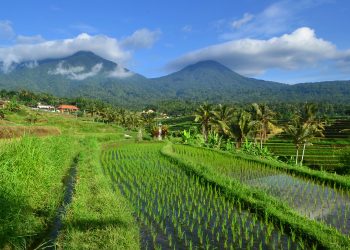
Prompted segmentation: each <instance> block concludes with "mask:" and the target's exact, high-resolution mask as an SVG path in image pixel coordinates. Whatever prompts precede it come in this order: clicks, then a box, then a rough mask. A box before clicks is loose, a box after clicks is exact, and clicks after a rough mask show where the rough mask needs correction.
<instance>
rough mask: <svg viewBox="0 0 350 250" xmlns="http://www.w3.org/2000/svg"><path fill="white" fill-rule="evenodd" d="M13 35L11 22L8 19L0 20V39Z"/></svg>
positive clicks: (10, 37) (7, 38)
mask: <svg viewBox="0 0 350 250" xmlns="http://www.w3.org/2000/svg"><path fill="white" fill-rule="evenodd" d="M14 36H15V31H14V30H13V28H12V23H11V22H10V21H8V20H0V39H4V40H9V39H12V38H13V37H14Z"/></svg>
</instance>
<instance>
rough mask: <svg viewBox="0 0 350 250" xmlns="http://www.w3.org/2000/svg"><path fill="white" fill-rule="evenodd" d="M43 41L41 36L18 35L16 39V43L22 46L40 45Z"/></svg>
mask: <svg viewBox="0 0 350 250" xmlns="http://www.w3.org/2000/svg"><path fill="white" fill-rule="evenodd" d="M44 41H45V39H44V38H43V37H42V36H41V35H35V36H22V35H18V36H17V37H16V42H17V43H20V44H23V43H40V42H44Z"/></svg>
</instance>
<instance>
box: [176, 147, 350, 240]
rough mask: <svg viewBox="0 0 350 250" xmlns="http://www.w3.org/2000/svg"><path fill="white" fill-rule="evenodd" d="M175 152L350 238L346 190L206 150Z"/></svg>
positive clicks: (178, 149)
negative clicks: (269, 196)
mask: <svg viewBox="0 0 350 250" xmlns="http://www.w3.org/2000/svg"><path fill="white" fill-rule="evenodd" d="M173 149H174V151H175V153H176V154H178V155H179V156H181V157H182V158H183V159H185V160H186V161H190V162H193V163H195V164H203V165H205V166H206V167H208V168H209V169H211V170H212V171H214V172H216V173H218V174H220V175H222V176H226V177H229V178H233V179H235V180H237V181H240V182H242V183H244V184H247V185H249V186H252V187H255V188H258V189H261V190H263V191H264V192H266V193H267V194H269V195H271V196H274V197H276V198H278V199H280V200H282V201H283V202H286V203H287V204H288V205H289V206H290V207H292V208H294V209H295V210H296V211H298V212H299V213H300V214H301V215H303V216H307V217H309V218H310V219H314V220H318V221H321V222H324V223H326V224H327V225H330V226H332V227H335V228H336V229H338V230H339V231H341V232H342V233H344V234H345V235H349V234H350V220H349V218H348V217H349V214H350V191H349V190H347V189H344V188H341V187H337V186H336V185H335V184H334V185H333V186H327V185H326V184H325V183H324V182H322V183H321V182H318V181H315V180H312V179H310V178H306V177H300V176H293V175H291V174H288V173H287V172H286V171H282V170H281V169H276V168H271V167H269V166H267V165H265V164H261V163H258V162H255V161H249V160H242V159H239V158H236V157H233V156H225V155H222V154H219V153H216V152H214V151H210V150H206V149H201V148H194V147H189V146H183V145H173ZM239 208H240V207H239Z"/></svg>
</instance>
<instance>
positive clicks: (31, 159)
mask: <svg viewBox="0 0 350 250" xmlns="http://www.w3.org/2000/svg"><path fill="white" fill-rule="evenodd" d="M74 145H75V143H74V140H73V139H72V138H70V137H67V136H57V137H48V138H44V139H43V138H40V139H39V138H35V137H23V138H22V139H18V140H13V141H10V142H7V143H4V144H3V145H2V147H1V148H0V204H1V205H0V248H2V247H4V248H8V249H11V248H15V249H18V248H28V247H29V246H30V245H31V244H32V243H33V241H35V240H37V239H38V238H40V237H42V236H43V234H45V231H46V230H47V228H48V226H49V225H50V223H51V222H52V220H53V218H54V216H55V212H56V209H57V207H58V206H59V204H60V202H61V200H62V198H63V193H64V185H63V182H62V180H63V178H64V176H65V175H66V173H67V171H68V169H69V167H70V165H71V163H72V159H73V158H74V155H75V154H76V150H75V149H76V147H75V146H74Z"/></svg>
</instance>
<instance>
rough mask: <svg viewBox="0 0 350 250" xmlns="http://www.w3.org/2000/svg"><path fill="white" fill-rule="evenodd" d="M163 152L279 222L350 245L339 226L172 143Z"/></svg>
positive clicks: (337, 245) (338, 245) (321, 240)
mask: <svg viewBox="0 0 350 250" xmlns="http://www.w3.org/2000/svg"><path fill="white" fill-rule="evenodd" d="M162 154H163V155H165V156H167V157H168V158H170V159H172V160H173V161H175V162H176V163H177V164H178V165H179V166H182V167H183V168H184V169H185V170H187V171H191V172H194V173H195V174H197V175H198V176H200V177H201V178H203V179H204V180H206V181H207V182H209V183H211V184H213V185H215V186H217V187H219V188H220V189H221V190H222V191H223V192H224V193H225V194H226V195H227V196H228V197H236V198H238V199H240V200H242V201H243V202H244V203H246V204H247V206H249V207H251V208H253V209H256V210H257V212H259V213H261V214H262V215H263V216H268V217H270V219H272V220H275V221H276V222H277V223H282V225H284V226H285V227H286V229H287V230H292V231H294V232H296V233H297V234H298V235H302V236H303V237H306V238H308V239H309V240H310V241H311V242H312V241H314V242H317V243H318V245H321V246H322V247H323V248H326V249H348V248H349V246H350V239H349V238H347V237H345V236H344V235H342V234H340V233H339V232H338V231H337V230H335V229H333V228H330V227H328V226H326V225H324V224H322V223H318V222H315V221H311V220H308V219H306V218H304V217H302V216H300V215H298V214H297V213H295V212H294V211H293V210H292V209H290V208H289V207H288V206H286V205H284V204H283V203H282V202H280V201H279V200H277V199H274V198H272V197H270V196H268V195H267V194H266V193H265V192H263V191H260V190H257V189H253V188H251V187H248V186H246V185H244V184H242V183H240V182H238V181H236V180H234V179H232V178H228V177H224V176H222V175H220V174H217V173H216V172H215V171H213V170H212V169H211V168H209V167H208V166H206V165H205V164H198V163H195V162H192V161H189V160H184V159H183V158H181V157H179V155H177V154H176V153H174V152H173V150H172V146H171V144H168V145H167V146H165V147H164V148H163V149H162Z"/></svg>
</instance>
